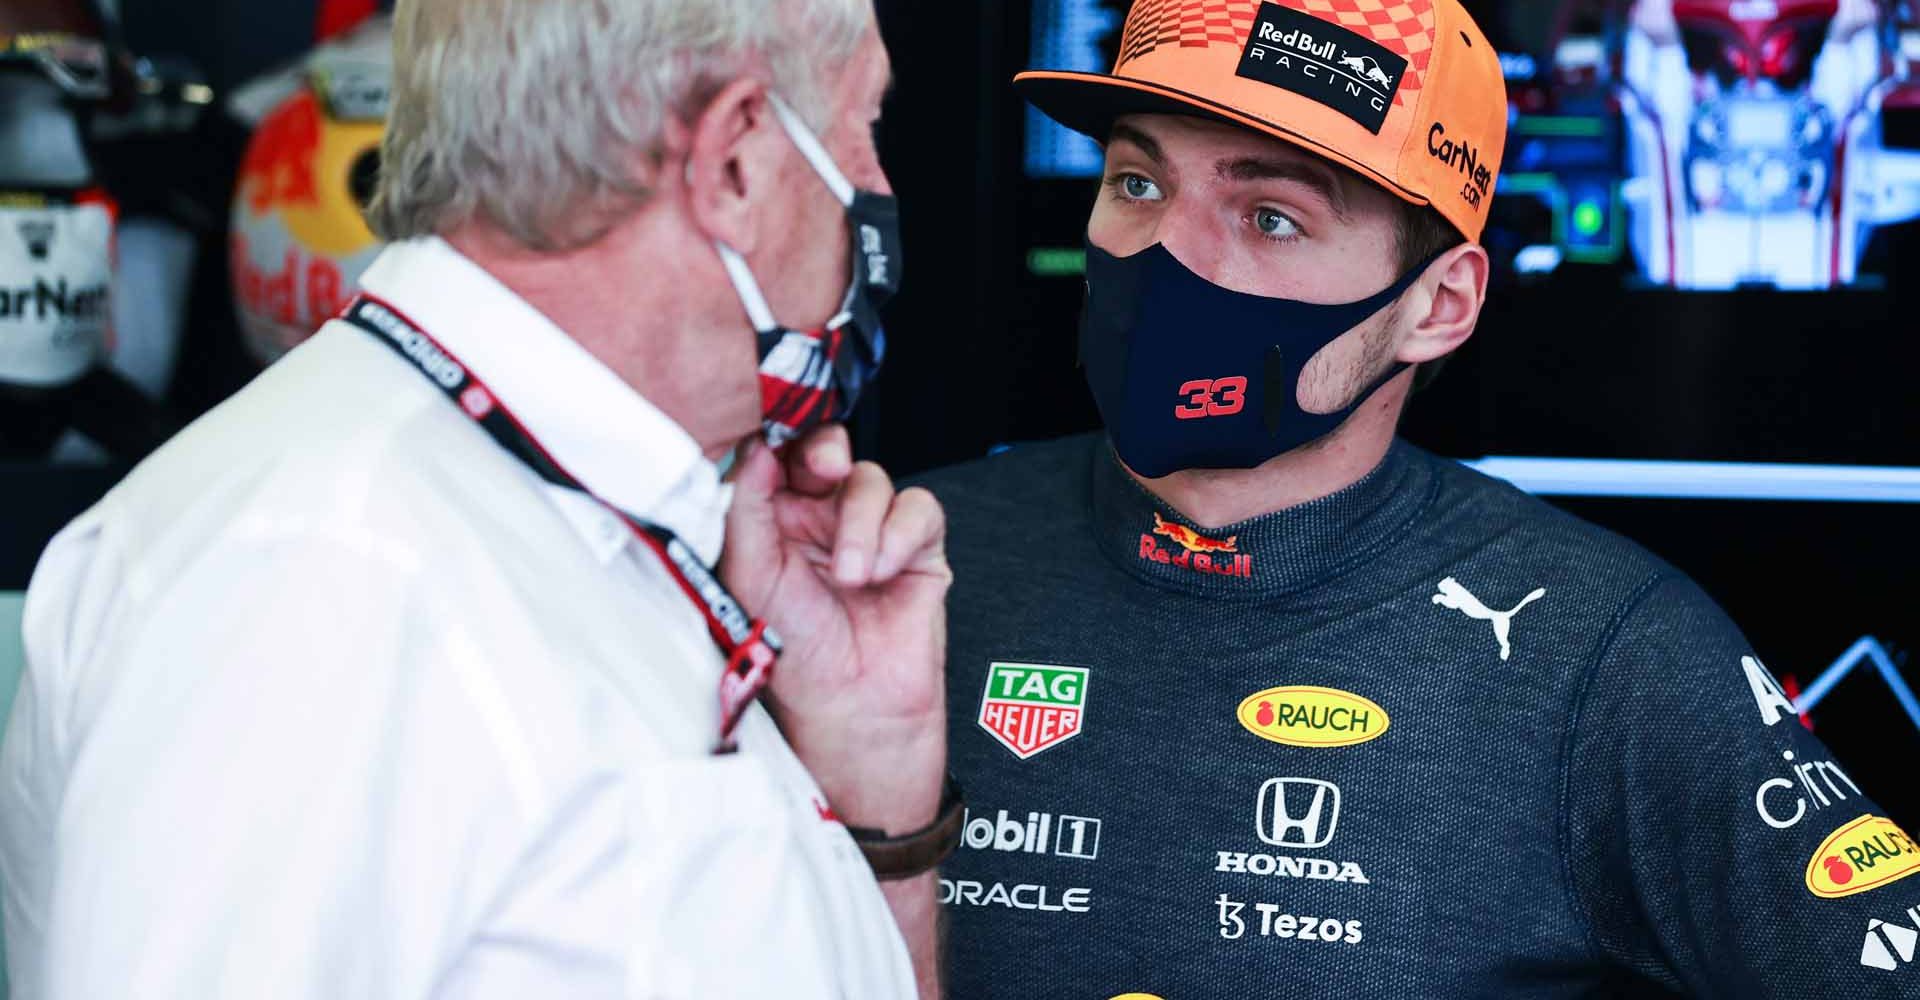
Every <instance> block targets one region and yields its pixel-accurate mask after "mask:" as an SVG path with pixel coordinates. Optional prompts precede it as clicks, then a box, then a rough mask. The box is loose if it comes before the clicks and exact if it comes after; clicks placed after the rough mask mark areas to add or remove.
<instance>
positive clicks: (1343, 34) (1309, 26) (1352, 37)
mask: <svg viewBox="0 0 1920 1000" xmlns="http://www.w3.org/2000/svg"><path fill="white" fill-rule="evenodd" d="M1406 73H1407V60H1406V58H1405V57H1403V56H1401V55H1399V54H1398V53H1396V52H1393V51H1391V50H1389V49H1387V48H1386V47H1385V46H1382V45H1381V44H1379V43H1378V42H1375V41H1374V40H1373V39H1371V38H1366V37H1363V36H1361V35H1358V34H1356V33H1354V32H1352V31H1350V30H1348V29H1347V28H1345V27H1342V26H1341V25H1338V24H1335V23H1333V22H1331V21H1322V20H1320V19H1319V18H1317V17H1314V16H1313V15H1312V14H1308V13H1306V12H1305V11H1299V10H1294V9H1292V8H1291V7H1282V6H1280V5H1279V4H1277V3H1263V4H1261V5H1260V14H1259V16H1258V17H1257V18H1255V20H1254V22H1253V31H1252V33H1251V34H1249V35H1248V37H1247V48H1246V51H1244V52H1242V53H1241V54H1240V68H1239V69H1238V70H1236V71H1235V75H1237V76H1241V77H1245V78H1246V79H1249V80H1258V81H1260V82H1261V83H1265V84H1270V85H1272V86H1275V87H1279V88H1280V89H1282V90H1290V91H1292V92H1293V93H1296V94H1299V95H1300V96H1302V97H1305V98H1307V99H1309V100H1313V101H1318V102H1319V103H1321V104H1324V105H1326V106H1327V107H1329V108H1332V109H1333V110H1335V111H1338V112H1340V113H1341V114H1343V115H1346V116H1347V117H1348V118H1351V119H1353V120H1354V121H1356V122H1359V123H1360V124H1361V126H1362V127H1364V128H1366V130H1367V131H1369V132H1372V133H1373V134H1374V135H1379V134H1380V127H1381V126H1382V125H1384V124H1386V121H1387V108H1389V107H1390V106H1392V104H1393V98H1394V95H1395V94H1396V93H1398V92H1399V90H1400V83H1401V81H1402V80H1404V79H1405V77H1406Z"/></svg>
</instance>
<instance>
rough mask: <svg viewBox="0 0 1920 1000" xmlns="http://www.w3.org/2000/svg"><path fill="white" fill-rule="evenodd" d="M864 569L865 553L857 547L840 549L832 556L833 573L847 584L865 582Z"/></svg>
mask: <svg viewBox="0 0 1920 1000" xmlns="http://www.w3.org/2000/svg"><path fill="white" fill-rule="evenodd" d="M866 571H867V554H866V553H864V552H862V551H860V550H859V549H841V550H840V555H838V556H837V557H835V558H834V561H833V575H834V576H836V577H839V578H840V582H841V583H844V584H846V585H848V586H854V585H856V584H861V583H865V582H866Z"/></svg>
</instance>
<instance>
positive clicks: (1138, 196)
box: [1120, 174, 1161, 201]
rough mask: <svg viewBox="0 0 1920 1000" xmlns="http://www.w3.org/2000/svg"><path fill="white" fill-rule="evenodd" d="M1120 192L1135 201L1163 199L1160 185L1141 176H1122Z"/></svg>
mask: <svg viewBox="0 0 1920 1000" xmlns="http://www.w3.org/2000/svg"><path fill="white" fill-rule="evenodd" d="M1120 190H1121V191H1122V192H1123V193H1125V194H1126V196H1127V197H1129V198H1132V199H1133V200H1135V201H1159V200H1160V197H1161V195H1160V185H1158V184H1155V183H1154V182H1152V181H1150V180H1147V179H1146V178H1145V177H1142V176H1140V175H1139V174H1125V175H1123V176H1121V178H1120Z"/></svg>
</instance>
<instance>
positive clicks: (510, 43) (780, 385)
mask: <svg viewBox="0 0 1920 1000" xmlns="http://www.w3.org/2000/svg"><path fill="white" fill-rule="evenodd" d="M395 49H396V82H395V95H394V108H393V115H392V122H391V129H390V135H389V138H388V145H387V148H386V151H385V153H386V155H385V163H386V171H385V176H384V177H383V179H382V182H381V187H380V190H379V194H378V197H377V200H376V204H375V206H374V208H373V210H372V213H371V214H372V217H373V220H374V222H375V224H376V227H377V228H378V229H380V230H381V231H382V234H383V235H384V236H386V237H387V238H389V239H391V240H394V241H396V242H395V244H394V246H393V247H392V248H391V249H390V250H389V251H388V252H387V253H386V254H385V256H383V257H382V258H381V259H380V260H379V262H378V263H377V264H375V265H374V267H373V268H372V269H371V270H370V271H369V273H368V274H367V275H366V277H365V278H364V286H365V289H366V294H365V295H364V296H363V297H362V298H361V299H360V300H358V301H357V302H356V303H355V304H354V305H353V306H351V307H350V308H349V310H348V311H347V313H346V315H345V316H344V317H343V318H342V320H340V321H337V322H334V323H330V324H328V326H327V327H325V328H324V329H322V331H321V332H320V333H319V334H318V335H317V336H316V337H315V338H314V339H313V340H312V341H310V342H309V343H308V344H307V345H306V346H304V347H302V348H301V349H299V350H298V351H296V352H294V353H293V354H292V355H290V356H289V358H288V359H287V360H286V361H284V362H283V363H281V364H280V365H279V366H277V367H275V368H274V369H272V370H271V371H269V372H268V373H267V374H266V375H264V376H263V377H262V378H260V379H259V380H258V381H256V382H255V383H254V384H253V385H251V386H250V387H249V388H248V389H247V390H246V391H245V392H243V393H242V394H240V395H239V396H238V397H236V398H235V399H234V400H232V401H231V402H229V403H228V404H226V405H225V406H223V407H221V408H220V409H219V410H217V411H216V412H214V413H213V414H211V415H210V416H209V417H207V418H206V419H205V420H203V421H201V422H200V423H199V424H198V425H196V426H194V427H193V428H192V429H190V430H189V431H187V432H186V433H184V434H183V435H182V436H181V437H180V438H178V439H177V440H176V441H174V442H173V443H171V444H170V445H169V446H168V447H167V448H166V449H165V450H164V451H163V452H162V453H160V454H159V455H157V456H156V457H155V458H154V459H153V460H151V461H150V462H148V463H147V464H145V465H144V466H142V467H141V468H139V469H138V470H136V471H135V472H134V473H133V475H132V476H131V477H130V478H129V479H128V480H127V481H126V482H125V483H124V484H123V485H122V486H121V487H120V488H118V489H117V490H116V491H115V492H114V493H112V494H111V495H110V496H108V497H107V498H106V499H105V500H104V501H102V503H101V504H100V505H99V506H98V507H96V508H95V509H94V510H92V511H90V512H89V513H87V514H86V515H84V516H82V517H81V518H80V519H79V520H78V521H76V522H75V523H74V524H73V525H72V526H70V527H69V528H68V529H67V530H66V531H65V532H64V533H63V534H62V535H61V536H60V538H59V539H58V540H57V541H56V542H55V543H54V544H53V546H52V547H51V548H50V550H49V551H48V553H47V554H46V556H45V558H44V560H43V562H42V564H41V566H40V569H39V571H38V574H37V576H36V579H35V581H34V584H33V587H32V590H31V592H30V595H29V601H28V611H27V623H26V638H27V648H28V658H29V668H28V676H27V678H26V681H25V685H24V688H23V690H22V692H21V694H20V696H19V700H18V706H17V708H16V710H15V713H14V717H13V721H12V725H11V726H10V728H9V731H8V735H7V743H6V745H5V747H4V752H3V754H0V879H3V880H4V883H5V887H6V888H5V891H6V897H5V903H6V909H5V914H6V924H7V926H6V930H7V937H8V946H9V958H10V960H11V962H12V964H13V966H14V970H15V976H16V982H17V987H18V989H19V991H20V994H21V995H23V996H27V997H43V996H44V997H108V996H183V997H184V996H194V997H222V996H233V997H242V996H244V997H266V996H271V997H346V996H351V997H422V996H429V995H431V996H514V997H524V996H622V997H632V996H647V997H722V996H754V997H764V996H774V995H780V996H809V997H847V996H851V997H862V998H865V997H894V996H909V995H912V994H913V993H914V992H915V989H916V978H917V980H918V985H919V988H920V990H921V991H922V993H923V995H930V994H932V993H934V992H937V991H936V989H935V984H934V976H933V957H934V955H933V952H934V926H933V917H934V905H933V902H932V900H933V892H934V888H935V884H934V878H933V875H932V874H931V872H932V867H933V865H934V864H935V863H937V862H938V860H939V859H940V857H941V856H942V855H943V851H944V850H945V849H947V848H950V846H951V844H952V843H953V842H954V839H955V837H954V835H955V832H956V830H957V826H958V818H959V803H958V801H957V794H956V793H955V792H954V790H953V788H952V784H951V782H945V783H943V781H942V775H943V773H944V760H945V737H944V732H943V726H942V724H941V719H942V716H943V711H944V696H943V688H942V682H941V678H940V662H941V657H942V655H943V636H942V628H943V618H942V612H941V604H942V600H943V598H944V595H945V592H946V587H947V583H948V580H949V574H948V571H947V568H946V564H945V562H944V557H943V555H942V548H941V539H942V521H941V514H940V510H939V507H938V506H937V505H936V504H935V503H934V502H933V501H932V498H931V497H930V496H929V495H927V494H925V493H924V492H915V491H909V492H906V493H900V494H896V493H895V492H894V490H893V488H892V486H891V484H890V483H889V482H888V481H887V478H886V476H885V475H884V474H883V473H882V472H880V471H879V470H878V469H877V468H874V467H872V466H867V465H861V466H855V465H854V464H853V463H852V462H851V461H850V456H849V452H848V446H847V442H846V438H845V435H844V434H843V433H840V432H837V431H834V430H832V429H830V428H829V429H825V430H821V429H820V428H821V427H822V426H823V425H828V424H831V423H832V422H833V421H835V420H837V419H839V418H840V417H841V416H843V415H844V414H845V413H846V411H847V409H848V408H849V407H850V406H851V405H852V402H853V398H854V396H855V395H856V394H857V392H858V391H859V389H860V386H861V384H862V383H863V382H864V381H865V380H866V379H868V378H869V377H871V375H872V374H873V370H874V368H875V367H876V366H877V365H878V362H879V359H880V355H881V353H882V351H883V349H884V339H883V338H882V336H881V333H880V330H879V327H878V322H877V318H876V314H875V311H874V307H875V306H877V305H878V303H879V301H880V300H881V299H882V298H884V297H885V295H886V294H887V293H888V292H890V291H891V290H892V289H893V287H894V285H895V284H896V283H897V281H898V275H899V264H900V262H899V260H898V254H899V250H898V246H897V240H896V238H895V236H894V227H893V225H892V207H891V201H890V198H889V197H888V195H887V190H888V189H887V182H886V178H885V176H884V174H883V173H882V171H881V169H880V166H879V164H878V163H877V162H876V155H875V151H874V149H873V145H872V139H871V125H872V123H873V122H874V120H875V119H876V118H877V117H878V114H879V102H880V99H881V95H882V93H883V91H884V90H885V88H886V84H887V78H888V64H887V57H886V53H885V50H884V49H883V47H882V45H881V42H880V39H879V37H878V34H877V33H876V30H875V28H874V24H873V13H872V10H871V8H870V5H869V0H802V2H794V3H780V4H776V3H772V2H769V0H709V2H703V3H699V4H688V3H682V2H679V0H625V2H622V3H618V4H608V3H594V2H587V0H565V2H543V3H535V2H531V0H403V2H402V3H401V4H400V7H399V10H398V11H397V13H396V42H395ZM796 438H797V439H798V440H795V441H794V443H793V444H792V445H791V446H789V447H786V448H785V449H783V450H781V451H779V452H775V451H773V450H771V449H769V448H768V447H767V446H766V445H765V444H763V443H760V442H761V440H762V439H765V440H769V441H773V442H776V443H783V442H786V441H788V440H790V439H796ZM743 442H748V443H747V444H746V446H745V447H744V449H743V450H742V458H741V460H740V468H739V472H738V475H737V478H736V482H735V483H734V484H727V485H723V484H722V482H721V480H720V477H719V475H718V474H717V472H716V469H715V466H714V464H713V461H714V460H715V459H717V458H718V457H719V456H721V455H723V454H725V453H728V452H730V451H733V450H735V449H736V448H737V447H740V446H741V445H742V444H743ZM729 505H731V510H729ZM729 517H730V518H731V521H730V524H729V523H724V519H726V518H729ZM723 528H725V531H724V534H725V537H726V541H727V545H726V553H725V559H724V563H723V568H724V570H725V576H726V579H727V583H728V584H731V585H732V589H731V592H729V589H728V587H726V586H723V585H722V584H721V583H720V582H719V581H718V580H716V579H715V576H714V574H713V573H712V572H711V571H710V570H709V567H711V566H713V565H715V564H716V562H717V561H719V560H720V556H721V550H722V539H723ZM743 609H750V611H749V610H743ZM751 612H757V613H760V614H763V615H765V616H767V620H765V621H762V620H760V619H755V618H752V617H751ZM776 636H777V637H776ZM776 663H777V667H776ZM770 674H771V675H772V688H771V694H772V696H773V697H771V698H770V699H768V701H769V704H770V706H771V707H772V709H773V710H774V711H772V712H771V713H770V712H769V710H768V708H765V707H762V706H761V704H760V702H759V700H758V698H757V696H758V695H759V693H760V692H761V690H762V688H763V687H764V686H765V685H766V684H767V682H768V679H769V675H770ZM876 875H878V876H880V877H881V878H882V879H884V880H885V887H884V889H882V888H880V887H878V886H877V884H876V880H875V876H876ZM889 908H890V909H891V912H889Z"/></svg>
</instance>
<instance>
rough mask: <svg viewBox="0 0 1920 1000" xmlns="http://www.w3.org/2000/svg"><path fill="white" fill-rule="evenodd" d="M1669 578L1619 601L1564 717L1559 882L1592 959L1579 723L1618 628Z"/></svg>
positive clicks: (1595, 941)
mask: <svg viewBox="0 0 1920 1000" xmlns="http://www.w3.org/2000/svg"><path fill="white" fill-rule="evenodd" d="M1671 577H1672V574H1671V573H1670V572H1669V571H1667V570H1666V569H1658V570H1655V571H1654V572H1653V573H1652V574H1651V575H1649V576H1648V577H1647V578H1646V579H1645V580H1642V581H1641V582H1640V585H1639V586H1637V587H1635V588H1634V589H1633V592H1632V593H1630V594H1629V595H1628V596H1627V599H1626V600H1625V601H1622V602H1621V604H1620V607H1619V609H1618V610H1617V611H1615V612H1614V614H1613V618H1612V620H1611V621H1609V622H1608V623H1607V628H1606V630H1605V631H1604V632H1602V633H1601V635H1600V639H1599V641H1598V642H1596V643H1595V644H1594V650H1593V655H1592V657H1591V658H1590V659H1589V660H1588V669H1587V671H1586V676H1584V677H1583V678H1581V680H1580V685H1579V691H1578V692H1577V693H1576V694H1575V695H1574V699H1573V706H1572V711H1571V712H1569V713H1568V716H1567V731H1566V735H1565V736H1564V737H1562V738H1561V741H1560V792H1559V795H1558V796H1556V798H1557V800H1558V801H1557V802H1556V803H1555V812H1556V813H1558V817H1557V819H1556V821H1555V824H1554V825H1555V827H1556V830H1555V835H1554V839H1555V840H1556V841H1557V842H1558V843H1557V845H1556V846H1557V847H1558V850H1559V854H1560V881H1561V884H1562V885H1563V886H1564V887H1565V891H1566V894H1567V908H1568V910H1570V911H1571V912H1572V913H1573V916H1574V919H1575V920H1576V921H1578V922H1579V924H1580V929H1581V936H1582V937H1584V938H1585V939H1586V942H1587V951H1588V953H1589V954H1590V955H1591V956H1592V957H1593V959H1594V960H1595V961H1599V960H1601V959H1602V958H1603V955H1602V952H1601V950H1600V941H1599V936H1598V933H1597V931H1596V930H1595V928H1594V924H1593V916H1592V913H1591V912H1590V911H1589V909H1588V907H1587V904H1586V900H1585V899H1584V898H1582V896H1581V893H1580V886H1579V884H1578V883H1577V882H1576V881H1575V880H1574V876H1573V817H1572V809H1571V808H1570V803H1571V801H1572V798H1573V749H1574V744H1575V743H1576V742H1577V741H1578V739H1579V735H1580V723H1581V721H1582V719H1583V717H1584V715H1585V713H1586V706H1587V697H1588V695H1590V694H1591V693H1592V691H1593V686H1594V679H1595V678H1596V677H1597V676H1599V673H1600V665H1601V663H1602V662H1604V661H1605V660H1606V658H1607V654H1608V653H1610V652H1612V650H1613V644H1614V641H1615V640H1616V639H1618V638H1619V636H1620V630H1621V629H1622V628H1624V627H1625V626H1626V623H1627V619H1628V618H1630V617H1632V616H1633V613H1634V612H1635V611H1638V610H1639V609H1640V605H1641V604H1642V603H1643V602H1645V601H1646V599H1647V597H1648V595H1650V594H1652V593H1653V592H1654V590H1655V589H1657V588H1659V587H1660V586H1661V585H1663V584H1665V583H1667V582H1668V581H1669V580H1670V579H1671Z"/></svg>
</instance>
